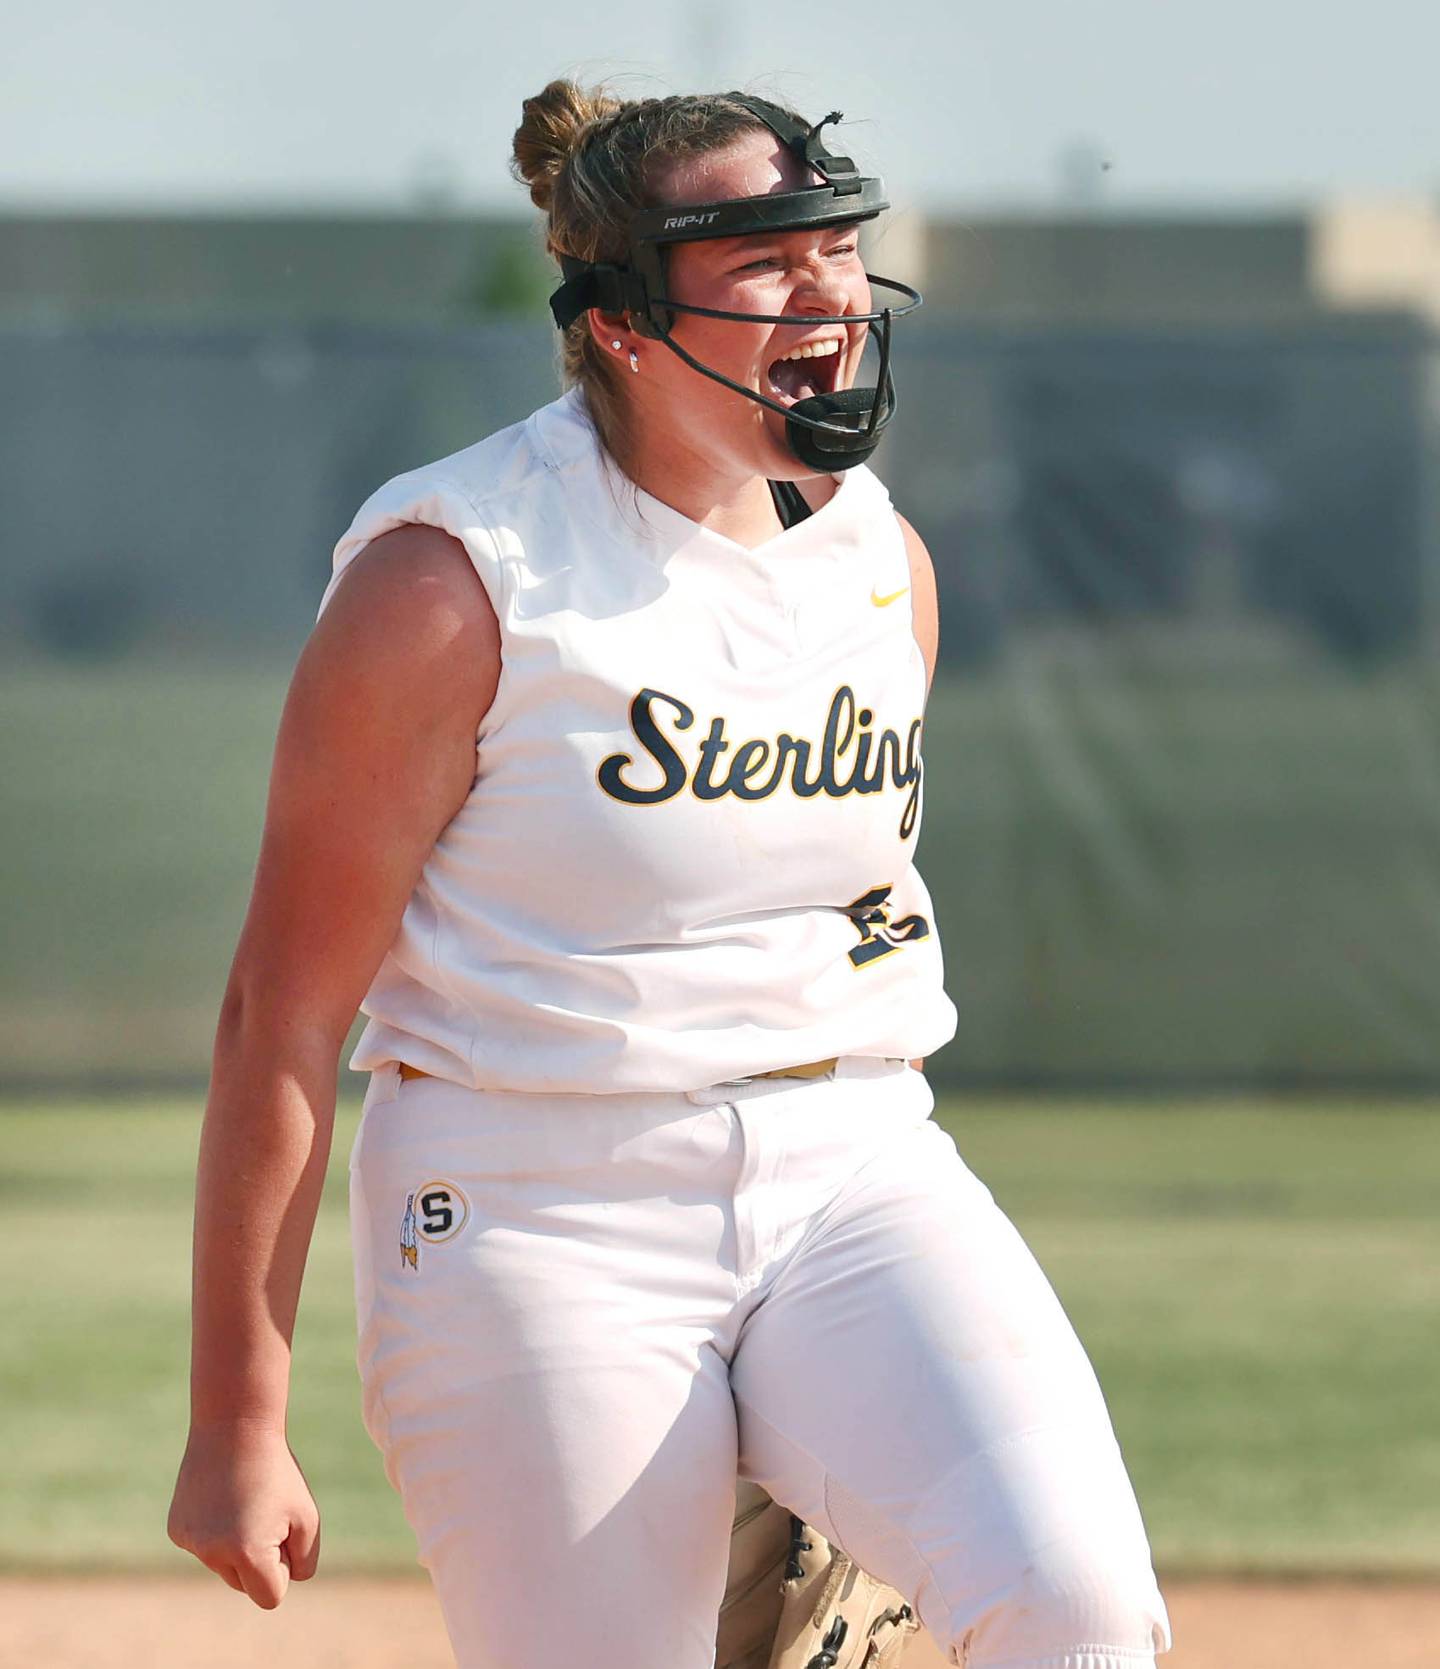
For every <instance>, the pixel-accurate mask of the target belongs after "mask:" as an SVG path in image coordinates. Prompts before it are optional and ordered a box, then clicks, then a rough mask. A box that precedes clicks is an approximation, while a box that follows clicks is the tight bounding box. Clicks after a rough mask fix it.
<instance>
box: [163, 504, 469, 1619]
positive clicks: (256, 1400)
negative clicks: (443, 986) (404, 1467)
mask: <svg viewBox="0 0 1440 1669" xmlns="http://www.w3.org/2000/svg"><path fill="white" fill-rule="evenodd" d="M499 666H500V655H499V629H498V627H497V625H496V622H495V615H494V612H493V610H492V609H491V607H490V603H489V600H488V598H487V597H486V595H485V592H484V590H483V588H482V587H481V585H480V583H479V581H478V579H477V578H476V576H475V574H474V572H473V570H472V569H471V567H470V564H469V561H468V559H467V558H466V556H465V553H464V551H463V549H462V548H461V547H460V546H459V544H458V543H457V542H456V541H455V540H453V539H451V538H450V537H449V536H448V535H447V534H444V533H441V532H437V531H436V530H434V529H431V528H422V527H404V528H397V529H396V530H395V531H394V532H392V533H389V534H386V535H385V536H384V537H383V538H380V539H377V540H376V541H375V542H374V543H373V544H372V545H370V546H369V547H368V548H367V549H366V550H365V551H363V552H362V553H361V554H360V556H358V557H357V558H356V559H355V562H354V564H353V565H352V568H351V569H350V570H349V571H348V572H347V574H346V576H345V578H344V580H343V581H342V582H341V584H340V585H339V587H338V588H337V589H336V592H335V595H334V597H333V598H332V599H331V603H330V605H329V607H328V608H327V610H326V612H325V614H324V615H323V616H322V617H321V619H320V621H319V622H318V623H317V625H316V627H315V630H314V632H313V633H312V635H311V637H310V640H309V642H308V643H307V644H306V647H305V649H304V651H303V653H302V654H301V657H300V661H299V664H298V666H297V668H296V671H295V676H294V679H293V682H292V684H291V688H290V693H289V696H288V698H287V700H286V704H285V711H284V715H283V717H282V719H281V723H280V733H279V738H278V740H277V743H276V749H275V759H274V765H273V769H272V774H271V782H270V795H269V802H268V805H267V808H266V816H265V831H264V835H263V838H262V841H261V848H260V860H259V864H258V866H257V869H256V876H255V885H254V890H253V893H252V896H251V900H250V907H249V910H248V912H247V915H246V919H245V924H244V927H243V929H242V932H241V935H240V941H239V945H238V947H237V949H236V952H235V959H234V962H233V965H232V967H231V971H230V978H229V981H228V984H227V987H226V991H225V996H224V1001H223V1004H222V1008H221V1013H220V1019H219V1025H218V1027H217V1032H216V1039H215V1052H214V1061H213V1069H212V1075H211V1085H210V1096H209V1100H208V1103H207V1106H206V1111H205V1123H204V1128H203V1130H202V1134H201V1142H200V1163H199V1171H198V1176H197V1182H196V1202H195V1262H194V1285H193V1339H192V1355H191V1380H190V1396H191V1427H190V1441H189V1444H188V1446H187V1449H186V1455H185V1459H184V1460H183V1461H182V1463H181V1469H180V1477H179V1480H178V1482H177V1484H176V1490H175V1499H174V1502H173V1504H172V1507H171V1514H170V1534H171V1538H172V1539H173V1540H174V1541H176V1542H177V1543H178V1545H180V1546H182V1547H185V1548H187V1549H188V1550H189V1551H191V1552H193V1553H194V1554H195V1555H196V1557H197V1558H199V1559H200V1560H201V1561H202V1562H203V1563H204V1564H206V1565H207V1566H209V1568H210V1569H212V1570H214V1571H216V1573H217V1574H218V1575H220V1576H222V1577H223V1578H224V1579H225V1580H226V1581H227V1582H229V1583H230V1585H231V1586H232V1587H234V1588H238V1589H242V1590H243V1591H244V1592H246V1593H248V1594H249V1595H250V1597H251V1598H252V1599H254V1600H255V1601H256V1603H257V1604H260V1605H264V1606H267V1607H268V1606H273V1605H276V1604H278V1603H279V1601H280V1598H281V1597H282V1595H283V1593H284V1590H285V1586H286V1582H287V1579H288V1576H289V1575H294V1576H296V1577H297V1578H298V1577H304V1576H308V1575H310V1574H311V1572H312V1571H313V1569H314V1562H315V1552H316V1546H317V1542H318V1517H317V1515H316V1514H315V1510H314V1504H313V1502H312V1501H311V1500H310V1496H309V1491H308V1489H307V1488H306V1487H305V1485H304V1480H303V1478H302V1477H301V1476H300V1474H299V1469H298V1467H296V1466H295V1464H294V1461H293V1457H291V1456H290V1454H289V1449H288V1446H287V1445H286V1443H285V1413H286V1403H287V1398H288V1386H289V1367H290V1342H291V1334H292V1331H293V1328H294V1323H295V1310H296V1306H297V1304H298V1301H299V1295H300V1282H301V1277H302V1275H303V1272H304V1267H305V1259H306V1255H307V1252H308V1250H309V1244H310V1237H311V1233H312V1231H313V1228H314V1222H315V1212H316V1208H317V1206H318V1203H319V1197H320V1189H321V1185H322V1182H323V1180H324V1174H325V1166H326V1162H327V1159H328V1156H329V1150H330V1141H331V1130H332V1126H333V1120H334V1110H335V1074H336V1068H337V1064H338V1059H339V1052H340V1048H341V1045H342V1043H343V1042H344V1038H345V1034H346V1032H347V1030H348V1028H349V1026H350V1022H351V1021H352V1020H353V1018H354V1016H355V1013H356V1010H357V1009H358V1007H359V1004H360V1001H361V999H362V998H363V996H364V994H365V991H366V989H367V988H368V986H369V984H370V981H371V979H372V978H373V977H374V974H375V971H376V969H377V968H378V967H379V965H380V961H381V959H382V958H383V956H384V954H385V951H386V950H387V949H388V947H389V945H390V943H391V942H392V940H393V938H394V936H395V933H396V930H397V928H398V926H399V921H400V917H401V914H402V913H403V911H404V908H405V904H406V901H407V900H408V898H409V897H410V894H411V891H412V890H413V888H414V885H415V881H416V879H417V877H418V875H419V873H420V870H421V868H422V867H423V865H424V862H425V859H426V857H427V856H428V854H429V852H430V850H431V848H432V847H433V845H434V843H435V840H436V838H437V837H438V836H439V834H440V832H441V830H442V829H443V828H444V827H445V825H446V824H447V823H448V822H449V820H450V819H451V817H453V816H454V814H455V812H456V811H457V810H458V808H459V807H460V805H461V804H462V803H463V801H464V799H465V797H466V795H467V794H468V792H469V790H470V787H471V784H472V782H473V780H474V774H475V733H476V729H477V727H478V725H479V723H480V720H481V719H482V718H483V716H484V714H485V713H486V711H487V710H488V708H489V705H490V702H491V699H492V698H493V695H494V691H495V686H496V683H497V681H498V677H499Z"/></svg>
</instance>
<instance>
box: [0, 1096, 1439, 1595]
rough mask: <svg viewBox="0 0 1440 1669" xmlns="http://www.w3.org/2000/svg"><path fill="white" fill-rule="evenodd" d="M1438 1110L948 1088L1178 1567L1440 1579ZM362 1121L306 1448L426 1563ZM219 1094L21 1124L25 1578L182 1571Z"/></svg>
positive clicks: (19, 1334) (19, 1391)
mask: <svg viewBox="0 0 1440 1669" xmlns="http://www.w3.org/2000/svg"><path fill="white" fill-rule="evenodd" d="M1437 1110H1440V1109H1437V1108H1435V1107H1434V1106H1431V1105H1420V1104H1415V1105H1410V1106H1404V1107H1395V1106H1384V1105H1366V1106H1358V1105H1356V1106H1346V1107H1340V1106H1330V1107H1325V1108H1318V1109H1317V1108H1315V1107H1313V1106H1310V1107H1307V1106H1302V1105H1294V1106H1283V1105H1275V1106H1270V1105H1265V1104H1248V1103H1208V1104H1207V1103H1198V1104H1174V1105H1164V1104H1156V1103H1144V1104H1141V1103H1136V1104H1133V1105H1128V1106H1109V1107H1107V1106H1100V1105H1091V1104H1083V1103H1073V1104H1049V1105H1043V1104H1032V1103H1020V1102H1017V1103H1013V1104H1005V1103H995V1102H969V1101H958V1100H953V1099H952V1100H950V1101H948V1102H947V1103H946V1104H945V1105H944V1107H943V1109H942V1116H943V1119H944V1121H945V1123H946V1124H947V1126H948V1127H949V1128H950V1129H951V1130H952V1131H954V1133H955V1134H956V1136H957V1140H958V1141H959V1143H960V1146H961V1150H962V1152H964V1153H965V1154H966V1155H967V1157H968V1158H969V1159H970V1162H971V1164H972V1165H973V1167H974V1168H975V1169H976V1170H977V1171H978V1172H979V1173H980V1174H981V1175H982V1176H983V1177H985V1178H986V1180H987V1181H989V1182H990V1184H991V1186H992V1187H993V1189H994V1191H995V1193H996V1195H997V1197H998V1198H999V1199H1000V1201H1001V1203H1002V1204H1003V1205H1005V1206H1006V1207H1007V1209H1008V1210H1009V1211H1010V1213H1011V1215H1012V1216H1013V1217H1014V1218H1015V1219H1016V1220H1017V1222H1018V1223H1019V1224H1020V1226H1021V1228H1022V1230H1023V1231H1024V1232H1025V1233H1026V1235H1027V1236H1028V1238H1029V1239H1030V1242H1031V1244H1032V1245H1033V1246H1034V1247H1035V1249H1036V1250H1037V1252H1038V1253H1039V1255H1040V1257H1041V1259H1042V1261H1043V1262H1044V1263H1045V1265H1046V1267H1047V1269H1048V1270H1049V1272H1050V1274H1051V1277H1052V1279H1053V1280H1054V1282H1055V1284H1056V1286H1057V1287H1058V1289H1059V1291H1060V1293H1061V1296H1062V1297H1063V1298H1064V1300H1065V1302H1066V1304H1067V1306H1068V1308H1069V1310H1070V1312H1071V1314H1072V1316H1073V1317H1074V1319H1075V1321H1076V1324H1077V1326H1078V1327H1079V1329H1080V1331H1081V1334H1082V1336H1083V1337H1084V1339H1085V1340H1086V1342H1087V1344H1088V1345H1089V1347H1090V1350H1091V1354H1092V1356H1093V1357H1094V1359H1095V1361H1096V1365H1097V1367H1098V1368H1099V1371H1100V1375H1101V1379H1102V1382H1103V1383H1104V1385H1105V1387H1106V1391H1107V1394H1108V1396H1109V1399H1110V1404H1111V1408H1112V1411H1113V1413H1114V1416H1115V1421H1116V1425H1117V1427H1118V1429H1119V1432H1120V1436H1121V1441H1122V1443H1123V1445H1124V1447H1125V1450H1126V1453H1127V1456H1128V1458H1129V1461H1130V1464H1131V1468H1132V1472H1133V1474H1134V1477H1135V1480H1136V1484H1137V1488H1138V1490H1139V1493H1140V1498H1141V1503H1142V1505H1143V1507H1144V1510H1145V1514H1146V1518H1147V1522H1148V1523H1149V1525H1150V1529H1151V1534H1152V1538H1153V1541H1154V1544H1155V1548H1156V1553H1157V1557H1158V1559H1159V1561H1160V1562H1161V1564H1162V1566H1163V1567H1164V1568H1166V1569H1168V1570H1169V1571H1170V1572H1172V1573H1178V1572H1182V1571H1191V1572H1194V1571H1205V1570H1224V1571H1235V1570H1246V1571H1269V1572H1293V1571H1305V1572H1320V1571H1352V1572H1367V1573H1372V1572H1373V1573H1379V1572H1402V1573H1408V1572H1417V1571H1421V1570H1424V1569H1429V1570H1432V1571H1433V1569H1434V1568H1435V1566H1436V1564H1437V1563H1440V1400H1437V1398H1436V1395H1435V1385H1436V1383H1437V1381H1440V1331H1437V1328H1436V1320H1435V1318H1436V1316H1437V1314H1440V1221H1437V1214H1436V1211H1435V1201H1436V1198H1437V1181H1440V1118H1437V1116H1436V1114H1437ZM356 1113H357V1104H356V1103H355V1102H354V1101H352V1100H347V1102H346V1103H345V1104H344V1106H343V1107H342V1113H341V1122H340V1130H339V1134H338V1136H337V1142H336V1148H335V1154H334V1160H333V1164H332V1174H331V1180H330V1186H329V1190H328V1193H327V1196H326V1200H325V1205H324V1209H323V1213H322V1217H321V1221H320V1224H319V1227H318V1230H317V1235H316V1240H315V1247H314V1252H313V1255H312V1259H311V1264H310V1270H309V1274H308V1276H307V1281H306V1288H305V1296H304V1302H303V1305H302V1311H301V1320H300V1326H299V1333H298V1340H297V1357H296V1386H295V1396H294V1404H293V1417H292V1442H293V1444H294V1446H295V1448H296V1451H297V1453H298V1454H299V1456H300V1459H301V1463H302V1465H304V1467H305V1468H306V1471H307V1474H308V1476H309V1478H310V1480H311V1483H312V1485H313V1487H314V1489H315V1491H316V1494H317V1497H318V1499H319V1501H320V1504H321V1510H322V1513H323V1514H324V1517H325V1532H324V1534H325V1547H326V1564H327V1568H329V1569H331V1570H336V1569H340V1568H350V1569H360V1568H365V1569H372V1570H374V1569H384V1568H407V1567H409V1566H410V1565H411V1563H412V1561H413V1555H412V1552H411V1548H410V1543H409V1540H408V1531H407V1530H406V1527H405V1525H404V1522H403V1519H402V1517H401V1514H400V1511H399V1507H398V1504H397V1502H396V1501H395V1500H394V1498H393V1497H392V1496H391V1494H390V1492H389V1489H388V1486H387V1485H386V1484H385V1482H384V1479H383V1477H382V1475H381V1471H380V1464H379V1459H378V1456H377V1455H376V1454H375V1452H374V1451H373V1449H372V1448H371V1447H370V1444H369V1441H368V1439H367V1438H366V1437H365V1435H364V1433H363V1431H362V1430H361V1427H360V1421H359V1415H358V1390H357V1385H356V1380H355V1371H354V1365H353V1358H352V1319H351V1312H350V1288H349V1269H348V1245H347V1239H346V1229H345V1202H344V1174H345V1160H346V1157H347V1154H348V1146H349V1141H350V1138H351V1135H352V1133H353V1129H354V1120H355V1117H356ZM197 1131H198V1107H197V1106H196V1105H195V1104H193V1103H185V1102H178V1101H167V1102H141V1101H135V1102H124V1101H120V1102H115V1103H111V1104H99V1103H86V1104H63V1103H46V1102H38V1101H37V1102H12V1103H9V1104H8V1105H5V1106H4V1107H3V1108H0V1144H3V1145H0V1151H3V1155H4V1158H3V1162H0V1197H3V1214H0V1250H3V1256H4V1268H5V1270H6V1299H5V1316H6V1325H5V1327H4V1329H3V1333H0V1406H3V1407H4V1409H5V1429H6V1435H7V1440H8V1441H7V1445H6V1475H5V1488H4V1491H3V1495H0V1503H3V1504H0V1566H3V1567H5V1568H8V1569H11V1570H78V1569H87V1568H88V1569H96V1568H120V1569H155V1568H165V1567H173V1566H175V1564H176V1563H177V1561H179V1560H180V1558H181V1556H180V1555H179V1554H178V1553H176V1552H175V1550H174V1549H172V1548H171V1547H170V1545H169V1543H168V1542H167V1541H166V1539H165V1534H164V1520H165V1511H166V1506H167V1502H168V1497H169V1490H170V1485H171V1483H172V1481H173V1477H174V1470H175V1466H176V1463H177V1461H178V1458H179V1453H180V1447H181V1444H182V1440H183V1430H184V1419H185V1365H186V1350H187V1341H186V1325H187V1301H188V1268H187V1260H188V1250H189V1213H190V1191H191V1181H192V1168H193V1163H194V1152H195V1144H196V1136H197Z"/></svg>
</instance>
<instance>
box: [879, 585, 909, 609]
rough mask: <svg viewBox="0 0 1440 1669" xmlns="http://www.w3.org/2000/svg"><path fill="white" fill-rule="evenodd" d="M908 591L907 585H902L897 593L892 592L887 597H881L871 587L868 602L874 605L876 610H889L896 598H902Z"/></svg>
mask: <svg viewBox="0 0 1440 1669" xmlns="http://www.w3.org/2000/svg"><path fill="white" fill-rule="evenodd" d="M909 589H910V587H909V586H908V585H902V586H901V587H900V589H899V590H898V591H892V592H891V593H890V595H889V596H888V597H882V596H881V595H880V593H879V592H878V591H876V590H875V588H874V587H873V586H872V587H871V588H870V601H871V602H872V603H874V605H875V607H876V608H889V606H890V605H891V603H893V602H894V601H895V599H896V598H897V597H903V596H904V595H905V593H906V592H907V591H908V590H909Z"/></svg>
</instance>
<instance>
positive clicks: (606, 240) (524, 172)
mask: <svg viewBox="0 0 1440 1669" xmlns="http://www.w3.org/2000/svg"><path fill="white" fill-rule="evenodd" d="M522 108H523V117H522V119H521V122H520V126H519V127H518V128H516V129H515V138H514V148H513V153H512V157H511V162H510V169H511V172H512V173H513V174H514V175H515V178H516V179H517V180H519V181H520V182H521V183H522V184H524V185H526V186H528V187H529V189H530V200H531V202H533V203H534V204H535V207H536V208H537V209H539V210H540V211H541V212H542V213H543V214H544V215H545V217H546V220H545V247H546V248H547V249H548V250H549V251H550V253H551V254H552V255H556V256H559V255H573V256H575V257H576V258H577V259H579V260H582V261H623V260H624V259H625V255H626V252H627V250H628V248H629V241H630V223H631V220H632V218H633V216H634V215H635V214H636V213H637V212H638V211H639V210H641V209H649V208H656V207H659V206H660V204H661V202H662V201H663V198H662V196H661V193H662V191H663V189H664V185H665V180H666V176H667V174H668V171H669V169H670V167H671V166H673V165H674V164H676V163H680V162H684V161H687V160H688V159H690V158H692V157H696V156H702V155H704V154H706V153H707V152H710V151H716V150H721V149H723V148H724V147H725V146H727V145H729V144H731V143H732V142H733V141H734V140H736V139H738V138H740V137H741V136H742V135H743V134H746V133H751V132H756V131H759V132H768V129H767V128H766V127H765V124H764V123H763V122H762V121H761V120H760V119H759V117H757V116H756V115H755V114H754V112H753V111H751V110H748V109H747V108H746V107H745V106H744V105H743V104H741V103H740V102H739V100H738V99H737V98H736V97H735V96H734V95H733V94H728V93H683V94H675V95H672V96H671V97H669V98H651V99H632V100H627V99H620V98H616V97H615V96H614V95H613V94H612V93H610V92H609V91H607V90H606V89H605V88H594V89H592V90H589V91H587V90H586V89H584V88H582V87H578V86H577V85H576V84H575V83H574V82H573V81H552V82H551V83H550V84H549V86H548V87H546V88H545V89H544V91H543V92H539V93H537V94H536V95H535V96H534V97H533V98H528V99H526V100H525V103H524V105H523V107H522ZM561 364H562V373H563V376H564V380H565V386H566V387H567V388H570V387H574V386H575V385H576V384H578V385H579V386H580V387H581V388H582V389H583V391H584V394H585V399H586V404H587V405H588V406H589V408H590V415H591V418H592V420H593V421H594V424H595V427H596V430H597V431H598V433H599V435H600V439H601V441H602V443H603V444H604V445H605V447H606V449H607V450H608V451H609V453H610V454H611V456H612V457H613V458H614V459H615V460H616V462H617V463H619V464H620V465H621V467H622V468H623V467H624V466H625V463H626V461H627V459H628V458H629V456H630V455H631V451H632V447H633V442H634V437H633V433H632V431H631V428H630V424H629V422H628V417H629V408H628V405H627V401H626V397H625V395H624V394H623V393H622V392H621V387H622V384H621V381H620V373H619V370H618V366H617V361H616V360H615V358H614V356H613V355H610V354H608V353H606V351H605V350H604V348H602V347H601V346H600V344H599V343H597V342H596V340H595V338H594V336H593V335H592V333H591V330H590V325H589V322H588V319H587V317H586V315H585V314H583V313H582V314H581V316H580V317H579V318H578V319H576V320H575V321H574V323H573V324H571V325H570V326H569V327H568V328H567V329H566V331H565V333H564V336H563V339H562V345H561Z"/></svg>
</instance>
